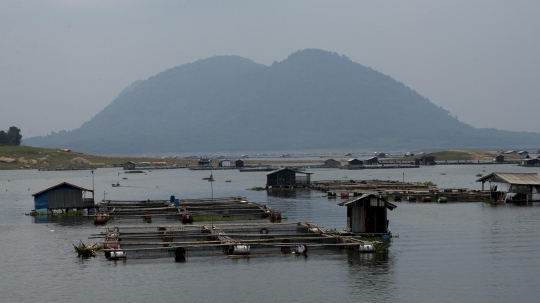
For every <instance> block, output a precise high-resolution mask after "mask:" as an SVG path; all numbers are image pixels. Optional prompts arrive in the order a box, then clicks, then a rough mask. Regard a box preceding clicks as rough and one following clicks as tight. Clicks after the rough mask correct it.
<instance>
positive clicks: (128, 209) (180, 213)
mask: <svg viewBox="0 0 540 303" xmlns="http://www.w3.org/2000/svg"><path fill="white" fill-rule="evenodd" d="M96 208H97V211H96V213H98V214H100V215H99V218H97V217H96V216H94V221H95V222H96V223H97V224H103V223H105V222H107V221H109V220H111V221H114V220H120V219H121V220H122V221H125V220H132V221H136V220H139V221H141V220H142V221H144V222H146V223H152V222H154V221H155V220H177V221H182V222H183V223H191V222H193V221H197V220H199V219H204V218H215V219H219V218H228V219H229V220H242V219H245V220H253V219H262V218H274V219H276V218H278V217H279V218H280V217H281V213H280V212H278V211H274V210H272V209H270V208H267V207H266V205H262V204H259V203H255V202H249V201H247V200H246V198H245V197H226V198H202V199H181V200H179V199H174V196H172V197H171V200H170V201H169V200H103V201H102V202H101V203H99V204H98V205H97V206H96ZM104 216H107V220H105V222H103V220H102V219H103V217H104Z"/></svg>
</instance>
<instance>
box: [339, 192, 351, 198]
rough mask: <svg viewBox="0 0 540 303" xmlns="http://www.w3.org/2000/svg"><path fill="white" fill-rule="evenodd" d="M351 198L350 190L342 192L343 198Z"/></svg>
mask: <svg viewBox="0 0 540 303" xmlns="http://www.w3.org/2000/svg"><path fill="white" fill-rule="evenodd" d="M348 198H349V193H348V192H342V193H341V199H348Z"/></svg>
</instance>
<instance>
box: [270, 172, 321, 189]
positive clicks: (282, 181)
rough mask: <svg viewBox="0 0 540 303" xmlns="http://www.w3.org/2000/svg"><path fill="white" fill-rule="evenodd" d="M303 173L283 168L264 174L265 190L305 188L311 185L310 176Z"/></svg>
mask: <svg viewBox="0 0 540 303" xmlns="http://www.w3.org/2000/svg"><path fill="white" fill-rule="evenodd" d="M312 174H313V173H307V172H303V171H297V170H294V169H290V168H287V167H283V168H280V169H277V170H274V171H272V172H269V173H267V174H266V188H269V187H282V188H296V187H306V186H309V185H310V184H311V175H312Z"/></svg>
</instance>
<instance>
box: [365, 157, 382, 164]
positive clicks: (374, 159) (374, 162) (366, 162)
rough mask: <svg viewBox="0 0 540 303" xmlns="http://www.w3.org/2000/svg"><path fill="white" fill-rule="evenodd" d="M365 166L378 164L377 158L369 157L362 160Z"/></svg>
mask: <svg viewBox="0 0 540 303" xmlns="http://www.w3.org/2000/svg"><path fill="white" fill-rule="evenodd" d="M364 163H365V164H379V158H377V157H371V158H369V159H366V160H364Z"/></svg>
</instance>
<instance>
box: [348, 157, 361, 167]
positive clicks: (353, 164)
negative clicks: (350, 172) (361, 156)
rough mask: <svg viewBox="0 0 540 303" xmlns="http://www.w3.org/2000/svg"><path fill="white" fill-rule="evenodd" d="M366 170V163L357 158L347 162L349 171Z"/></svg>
mask: <svg viewBox="0 0 540 303" xmlns="http://www.w3.org/2000/svg"><path fill="white" fill-rule="evenodd" d="M359 168H364V161H362V160H358V159H356V158H354V159H349V160H347V169H359Z"/></svg>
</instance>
